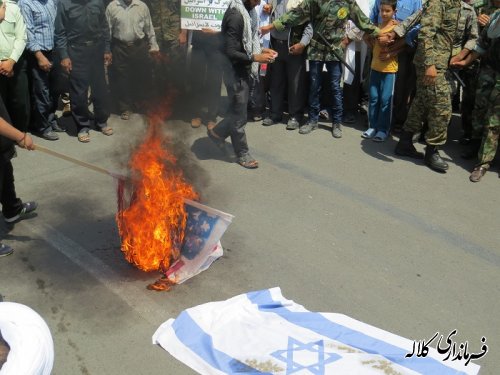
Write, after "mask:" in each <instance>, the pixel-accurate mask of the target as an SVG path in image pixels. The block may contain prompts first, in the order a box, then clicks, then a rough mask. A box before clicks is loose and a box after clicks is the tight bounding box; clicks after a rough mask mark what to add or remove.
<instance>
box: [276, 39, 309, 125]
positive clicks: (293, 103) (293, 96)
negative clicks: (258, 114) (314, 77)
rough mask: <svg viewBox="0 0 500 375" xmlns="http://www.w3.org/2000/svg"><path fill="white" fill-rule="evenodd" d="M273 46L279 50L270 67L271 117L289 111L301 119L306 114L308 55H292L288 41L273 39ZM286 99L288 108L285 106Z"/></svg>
mask: <svg viewBox="0 0 500 375" xmlns="http://www.w3.org/2000/svg"><path fill="white" fill-rule="evenodd" d="M271 46H272V48H273V49H274V50H275V51H276V52H278V57H277V58H276V60H275V61H274V63H272V64H269V65H268V68H270V93H271V118H272V119H280V118H281V117H282V116H283V112H284V111H287V112H288V113H289V114H290V116H291V117H296V118H298V119H299V120H300V119H301V118H302V116H303V115H304V108H305V106H306V102H307V93H308V90H307V75H306V56H305V53H303V54H302V55H291V54H290V53H289V51H288V41H286V40H278V39H274V38H272V39H271ZM285 99H287V101H288V108H285Z"/></svg>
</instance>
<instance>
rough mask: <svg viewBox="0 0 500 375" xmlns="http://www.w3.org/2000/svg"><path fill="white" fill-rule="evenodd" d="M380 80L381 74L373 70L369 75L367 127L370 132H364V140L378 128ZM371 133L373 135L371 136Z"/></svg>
mask: <svg viewBox="0 0 500 375" xmlns="http://www.w3.org/2000/svg"><path fill="white" fill-rule="evenodd" d="M380 80H381V73H380V72H377V71H375V70H372V71H371V73H370V89H369V90H370V101H369V106H368V127H369V129H372V131H369V132H365V133H363V134H366V138H371V136H373V135H374V131H376V129H377V126H378V119H379V109H380V97H379V90H380ZM372 133H373V134H372Z"/></svg>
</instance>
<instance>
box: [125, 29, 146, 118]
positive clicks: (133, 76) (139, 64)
mask: <svg viewBox="0 0 500 375" xmlns="http://www.w3.org/2000/svg"><path fill="white" fill-rule="evenodd" d="M132 51H133V54H132V58H131V61H130V65H129V70H128V71H129V77H130V91H131V104H130V105H131V110H132V111H134V112H135V111H138V112H139V113H146V112H147V111H148V109H149V108H148V107H149V103H150V99H151V97H152V96H151V90H152V81H151V79H152V75H151V74H152V67H151V58H150V56H149V45H148V41H147V40H146V38H143V39H142V40H141V41H140V42H137V43H136V44H135V45H134V48H133V49H132Z"/></svg>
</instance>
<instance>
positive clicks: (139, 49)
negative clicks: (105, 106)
mask: <svg viewBox="0 0 500 375" xmlns="http://www.w3.org/2000/svg"><path fill="white" fill-rule="evenodd" d="M111 51H112V53H113V64H112V65H111V66H110V78H111V92H112V94H113V97H114V98H116V104H117V107H118V111H119V112H120V113H123V112H125V111H130V110H136V111H139V112H142V109H144V108H145V107H146V106H147V105H148V101H149V100H150V99H151V83H152V81H151V80H152V73H151V59H150V57H149V45H148V42H147V40H146V38H143V39H141V40H138V41H136V42H134V43H124V42H121V41H119V40H117V39H113V41H112V44H111Z"/></svg>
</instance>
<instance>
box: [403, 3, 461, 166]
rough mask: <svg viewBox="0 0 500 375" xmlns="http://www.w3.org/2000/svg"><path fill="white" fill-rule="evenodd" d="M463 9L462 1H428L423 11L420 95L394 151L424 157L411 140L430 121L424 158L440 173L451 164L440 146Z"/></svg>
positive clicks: (418, 58) (419, 49)
mask: <svg viewBox="0 0 500 375" xmlns="http://www.w3.org/2000/svg"><path fill="white" fill-rule="evenodd" d="M461 9H462V6H461V2H460V0H441V1H439V0H429V1H428V2H427V5H426V7H425V8H424V10H423V12H422V19H421V22H420V24H421V29H420V31H419V34H418V46H417V51H416V53H415V60H414V62H415V66H416V68H417V94H416V96H415V100H414V101H413V104H412V106H411V108H410V112H409V114H408V119H407V121H406V123H405V125H404V127H403V132H402V133H401V137H400V139H399V142H398V144H397V146H396V150H395V153H396V154H397V155H400V156H408V157H411V158H416V159H422V157H423V155H422V153H420V152H418V151H417V150H416V149H415V146H413V142H412V139H413V134H414V133H416V132H420V131H421V129H422V123H423V122H425V121H427V124H428V126H429V129H428V131H427V132H426V133H425V141H426V143H427V147H426V150H425V157H424V160H425V164H426V165H427V166H428V167H429V168H431V169H433V170H436V171H438V172H446V170H447V169H448V164H447V163H446V162H445V161H444V160H443V159H442V158H441V156H440V155H439V152H438V146H441V145H443V144H445V143H446V138H447V130H448V123H449V122H450V119H451V99H450V87H449V84H448V82H447V80H446V77H445V72H446V70H447V69H448V63H449V61H450V58H451V56H452V51H453V40H454V37H455V35H456V34H457V30H458V21H459V18H460V12H461Z"/></svg>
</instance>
